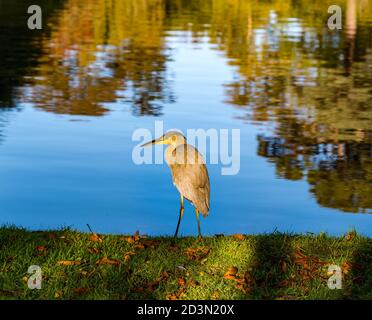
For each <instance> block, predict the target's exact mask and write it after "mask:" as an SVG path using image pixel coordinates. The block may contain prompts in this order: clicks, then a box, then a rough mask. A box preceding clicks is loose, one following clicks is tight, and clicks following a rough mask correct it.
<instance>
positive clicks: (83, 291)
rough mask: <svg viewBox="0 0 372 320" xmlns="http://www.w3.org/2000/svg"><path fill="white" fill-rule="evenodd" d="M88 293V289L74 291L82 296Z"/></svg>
mask: <svg viewBox="0 0 372 320" xmlns="http://www.w3.org/2000/svg"><path fill="white" fill-rule="evenodd" d="M88 291H89V289H88V288H76V289H74V292H75V293H76V294H84V293H87V292H88Z"/></svg>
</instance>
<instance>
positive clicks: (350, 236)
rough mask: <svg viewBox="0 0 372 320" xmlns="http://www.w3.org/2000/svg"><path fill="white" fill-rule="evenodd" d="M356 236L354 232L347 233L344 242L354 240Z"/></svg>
mask: <svg viewBox="0 0 372 320" xmlns="http://www.w3.org/2000/svg"><path fill="white" fill-rule="evenodd" d="M355 236H356V232H355V231H352V232H348V233H347V234H346V236H345V240H346V241H351V240H353V239H354V237H355Z"/></svg>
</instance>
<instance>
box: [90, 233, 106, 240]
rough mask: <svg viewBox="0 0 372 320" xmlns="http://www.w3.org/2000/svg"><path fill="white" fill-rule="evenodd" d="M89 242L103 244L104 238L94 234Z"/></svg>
mask: <svg viewBox="0 0 372 320" xmlns="http://www.w3.org/2000/svg"><path fill="white" fill-rule="evenodd" d="M89 240H90V241H93V242H103V239H102V236H101V235H99V234H98V233H93V234H92V235H91V236H90V237H89Z"/></svg>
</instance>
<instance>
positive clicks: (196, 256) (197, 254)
mask: <svg viewBox="0 0 372 320" xmlns="http://www.w3.org/2000/svg"><path fill="white" fill-rule="evenodd" d="M208 254H209V248H207V247H200V248H195V249H194V248H187V249H186V255H187V257H188V258H189V259H190V260H198V261H199V260H202V259H204V258H205V257H206V256H207V255H208Z"/></svg>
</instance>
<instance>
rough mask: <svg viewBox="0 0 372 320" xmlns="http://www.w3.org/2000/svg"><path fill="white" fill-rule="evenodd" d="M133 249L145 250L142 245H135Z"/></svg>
mask: <svg viewBox="0 0 372 320" xmlns="http://www.w3.org/2000/svg"><path fill="white" fill-rule="evenodd" d="M134 249H145V246H144V245H143V244H141V243H140V244H136V245H135V246H134Z"/></svg>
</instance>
